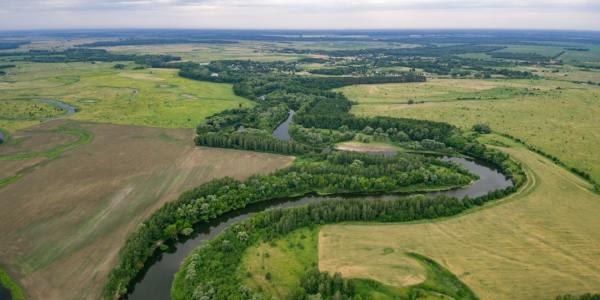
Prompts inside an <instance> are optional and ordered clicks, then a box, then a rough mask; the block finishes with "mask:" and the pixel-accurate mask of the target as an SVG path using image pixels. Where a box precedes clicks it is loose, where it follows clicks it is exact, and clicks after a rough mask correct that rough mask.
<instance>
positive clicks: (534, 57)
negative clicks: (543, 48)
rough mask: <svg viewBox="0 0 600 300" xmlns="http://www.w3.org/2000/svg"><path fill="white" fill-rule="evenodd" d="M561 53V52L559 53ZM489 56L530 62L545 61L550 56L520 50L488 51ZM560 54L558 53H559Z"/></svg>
mask: <svg viewBox="0 0 600 300" xmlns="http://www.w3.org/2000/svg"><path fill="white" fill-rule="evenodd" d="M560 54H562V53H560ZM488 55H489V56H491V57H493V58H501V59H512V60H524V61H530V62H546V61H548V60H550V59H552V57H549V56H544V55H541V54H538V53H522V52H503V51H499V52H491V53H488ZM559 56H560V55H559Z"/></svg>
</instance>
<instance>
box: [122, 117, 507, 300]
mask: <svg viewBox="0 0 600 300" xmlns="http://www.w3.org/2000/svg"><path fill="white" fill-rule="evenodd" d="M293 114H294V112H293V111H290V116H289V117H288V119H287V120H286V121H285V122H283V123H282V124H281V125H279V126H278V127H277V129H276V130H275V131H274V132H273V136H274V137H276V138H279V139H281V140H286V141H287V140H289V139H290V136H289V134H288V133H287V128H288V127H289V124H290V122H291V119H292V116H293ZM282 126H284V127H283V128H285V131H286V132H285V133H283V130H284V129H281V128H282ZM280 129H281V130H280ZM443 159H444V160H448V161H452V162H454V163H457V164H460V165H462V166H463V167H464V168H466V169H467V170H469V171H470V172H472V173H474V174H477V175H479V179H478V180H477V181H475V182H473V183H472V184H470V185H469V186H466V187H463V188H459V189H454V190H450V191H443V192H432V193H426V195H432V196H435V195H447V196H451V197H458V198H462V197H464V196H470V197H478V196H482V195H485V194H487V193H488V192H491V191H494V190H498V189H503V188H506V187H509V186H512V184H513V183H512V181H510V180H509V179H507V178H506V177H505V176H504V175H503V174H502V173H500V172H498V171H497V170H495V169H493V168H491V167H488V166H486V165H485V164H483V163H481V162H477V161H473V160H468V159H465V158H458V157H444V158H443ZM405 195H406V194H405ZM396 197H398V194H395V195H393V194H387V195H376V196H365V195H344V196H318V195H314V194H312V195H306V196H304V197H297V198H285V199H276V200H269V201H263V202H259V203H253V204H249V205H248V206H246V207H245V208H243V209H238V210H235V211H232V212H230V213H227V214H225V215H222V216H220V217H218V218H217V219H214V220H212V221H210V222H208V223H202V224H199V225H198V226H196V231H195V233H194V235H193V236H192V237H191V238H190V239H188V240H186V241H182V242H181V243H177V244H176V245H174V246H173V247H171V248H172V249H173V250H172V251H170V252H166V253H162V254H160V255H159V256H157V257H155V258H154V260H153V261H150V262H149V263H148V268H147V269H146V270H145V272H144V273H143V274H142V275H141V276H140V278H139V281H138V282H137V283H136V284H135V286H134V287H133V290H132V291H131V293H130V294H129V295H128V299H140V300H141V299H144V300H148V299H161V300H163V299H170V291H171V283H172V281H173V277H174V275H175V273H176V272H177V270H178V269H179V266H180V264H181V263H182V262H183V260H184V259H185V257H186V256H188V254H190V252H191V251H192V250H193V249H195V248H197V247H198V246H200V245H202V244H203V243H204V242H205V241H207V240H210V239H212V238H213V237H215V236H216V235H217V234H219V233H220V232H222V231H223V229H225V228H227V227H228V226H229V225H231V224H233V223H236V222H239V221H241V220H244V219H247V218H249V217H250V216H252V215H253V214H255V213H257V212H261V211H263V210H265V209H270V208H284V207H293V206H301V205H306V204H309V203H315V202H320V201H330V200H339V199H350V198H361V199H367V200H375V199H393V198H396Z"/></svg>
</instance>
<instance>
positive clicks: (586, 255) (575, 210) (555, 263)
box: [319, 139, 600, 299]
mask: <svg viewBox="0 0 600 300" xmlns="http://www.w3.org/2000/svg"><path fill="white" fill-rule="evenodd" d="M502 142H503V143H506V144H508V145H511V142H510V141H509V140H506V139H503V140H502ZM512 145H513V147H512V148H506V149H504V150H505V151H506V152H507V153H509V154H510V155H511V156H512V157H514V158H515V159H517V160H518V161H520V162H521V163H523V164H524V166H525V168H526V171H527V173H528V176H529V178H530V181H529V182H528V183H527V184H526V186H525V187H524V188H523V189H522V190H520V192H517V193H516V194H514V195H512V196H510V197H508V198H506V199H504V200H501V201H499V202H494V203H492V204H490V205H488V206H486V207H484V208H482V209H479V210H474V211H470V212H469V213H466V214H463V215H461V216H459V217H453V218H448V219H442V220H434V221H425V222H416V223H412V224H364V225H360V224H342V225H330V226H325V227H323V229H322V230H321V231H320V236H319V268H320V269H321V270H323V271H331V272H334V271H340V272H342V273H343V274H344V275H345V276H348V277H367V278H373V279H376V280H378V281H381V282H385V283H393V282H394V281H398V280H399V279H402V278H407V276H410V275H411V274H412V275H413V276H415V277H414V278H415V279H418V278H419V277H421V276H423V275H424V274H423V272H421V271H419V270H418V269H416V268H414V262H412V263H408V262H406V260H407V259H409V258H408V257H407V256H406V254H405V253H407V252H415V253H419V254H422V255H426V256H428V257H431V258H432V259H434V260H435V261H437V262H439V263H440V264H441V265H443V266H444V267H446V268H448V270H450V271H451V272H452V273H453V274H455V275H456V276H458V277H459V278H460V279H461V280H462V281H463V282H464V283H465V284H467V285H468V286H469V287H470V288H471V289H472V290H473V291H474V292H475V293H476V294H477V295H478V296H479V297H481V298H482V299H554V298H555V297H556V296H557V295H559V294H566V293H570V294H583V293H588V292H590V293H593V292H600V268H599V267H598V266H599V262H600V252H599V251H598V245H600V234H598V233H599V232H600V222H599V220H600V219H599V218H598V215H599V214H600V196H598V195H597V194H594V193H593V192H592V191H590V188H591V187H590V185H589V184H588V183H587V182H585V181H583V180H582V179H580V178H579V177H576V176H575V175H573V174H572V173H569V172H568V171H566V170H565V169H563V168H561V167H558V166H557V165H555V164H553V163H552V162H550V161H549V160H547V159H545V158H543V157H541V156H539V155H537V154H535V153H533V152H531V151H528V150H526V149H525V148H523V147H521V146H517V145H514V144H512ZM385 249H388V250H387V251H386V250H385Z"/></svg>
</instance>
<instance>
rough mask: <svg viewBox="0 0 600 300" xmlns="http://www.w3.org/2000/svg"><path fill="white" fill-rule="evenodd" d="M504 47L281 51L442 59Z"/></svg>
mask: <svg viewBox="0 0 600 300" xmlns="http://www.w3.org/2000/svg"><path fill="white" fill-rule="evenodd" d="M504 48H506V47H504V46H495V45H481V44H461V45H451V46H435V45H428V46H425V47H415V48H367V49H357V50H321V49H296V48H284V49H282V50H281V51H282V52H287V53H298V54H323V55H328V56H335V57H348V56H361V55H362V56H364V55H388V56H396V57H402V56H405V57H407V56H423V57H442V56H453V55H458V54H466V53H488V52H492V51H497V50H501V49H504Z"/></svg>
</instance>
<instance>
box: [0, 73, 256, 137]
mask: <svg viewBox="0 0 600 300" xmlns="http://www.w3.org/2000/svg"><path fill="white" fill-rule="evenodd" d="M113 65H114V64H112V63H96V64H89V63H69V64H61V63H57V64H41V63H21V64H19V65H18V66H17V67H16V68H13V69H11V73H13V75H9V76H3V77H1V78H0V128H4V129H7V130H8V131H11V132H14V131H15V130H16V129H19V128H25V127H29V126H32V125H35V124H39V123H40V122H43V121H46V120H47V119H48V118H52V117H56V116H57V115H60V114H61V113H60V112H56V111H54V110H52V107H51V106H50V105H48V104H41V103H38V102H34V101H32V100H33V99H41V98H50V99H56V100H59V101H62V102H65V103H68V104H70V105H72V106H74V107H76V108H77V110H78V112H77V113H75V114H74V115H72V116H70V117H69V118H70V119H75V120H84V121H95V122H106V123H114V124H133V125H146V126H155V127H166V128H193V127H195V126H196V125H197V124H198V123H200V121H202V120H203V119H204V118H206V117H207V116H210V115H212V114H215V113H217V112H219V111H222V110H224V109H228V108H234V107H238V106H240V105H241V106H251V105H253V104H252V102H251V101H249V100H247V99H244V98H241V97H237V96H235V95H234V94H233V90H232V89H231V85H228V84H217V83H209V82H201V81H194V80H189V79H185V78H181V77H179V76H178V75H177V71H176V70H168V69H144V70H131V69H129V70H116V69H114V68H112V66H113ZM49 106H50V107H49ZM35 107H38V108H40V109H37V108H36V109H34V110H32V108H35ZM42 108H43V109H42ZM29 111H38V112H36V113H34V115H33V116H30V115H29Z"/></svg>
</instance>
